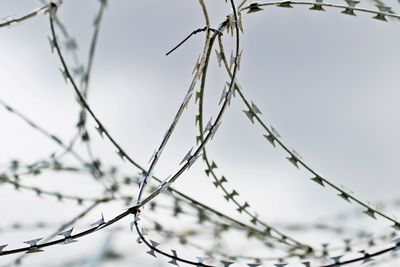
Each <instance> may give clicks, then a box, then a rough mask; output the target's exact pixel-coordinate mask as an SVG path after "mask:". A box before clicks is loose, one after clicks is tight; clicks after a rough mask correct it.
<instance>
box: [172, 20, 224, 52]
mask: <svg viewBox="0 0 400 267" xmlns="http://www.w3.org/2000/svg"><path fill="white" fill-rule="evenodd" d="M207 30H208V31H212V32H215V33H217V34H220V35H222V32H221V31H219V30H216V29H211V28H208V27H207V26H205V27H204V28H200V29H197V30H195V31H193V32H192V33H191V34H189V35H188V36H187V37H186V38H185V39H183V41H182V42H180V43H179V44H178V45H176V46H175V47H174V48H172V49H171V50H170V51H169V52H168V53H166V54H165V55H166V56H168V55H169V54H171V53H172V52H174V51H175V50H176V49H178V48H179V47H180V46H181V45H183V44H184V43H185V42H186V41H187V40H189V38H190V37H192V36H193V35H195V34H197V33H199V32H204V31H207Z"/></svg>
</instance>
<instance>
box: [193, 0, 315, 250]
mask: <svg viewBox="0 0 400 267" xmlns="http://www.w3.org/2000/svg"><path fill="white" fill-rule="evenodd" d="M243 3H244V2H243ZM223 26H226V25H223ZM226 29H227V27H220V29H218V32H223V31H224V30H226ZM216 37H217V34H214V35H213V36H212V39H211V40H212V43H214V41H215V38H216ZM218 39H219V40H222V38H221V35H219V36H218ZM211 51H212V46H210V48H209V49H208V51H207V64H205V66H204V69H203V75H202V77H201V84H200V90H199V91H198V92H196V101H198V107H199V114H198V115H197V116H196V124H197V125H198V129H199V132H200V135H199V136H198V137H197V141H202V140H203V139H204V132H205V130H204V127H203V95H204V88H205V81H206V76H207V70H208V68H207V67H208V61H209V58H210V55H211ZM238 61H239V62H240V59H239V60H238ZM239 62H238V64H239ZM202 158H203V160H204V162H205V163H206V165H207V170H206V171H205V172H206V174H207V176H209V174H211V175H212V176H213V178H214V185H215V186H216V187H220V188H221V189H222V190H223V192H224V194H225V196H224V197H225V199H226V200H227V201H228V202H229V200H232V202H233V203H234V204H235V205H236V207H237V209H236V210H237V211H238V212H239V213H242V212H244V213H245V214H246V215H249V216H250V221H251V223H252V224H254V225H257V223H260V224H261V225H262V226H263V227H264V228H265V233H266V235H268V236H271V238H273V239H276V240H277V241H278V242H282V243H285V244H288V245H290V246H292V247H293V248H303V249H304V250H305V251H304V253H302V254H300V255H299V256H301V257H302V256H304V255H305V254H309V253H312V250H313V248H311V247H310V246H308V245H305V244H302V243H300V242H298V241H296V240H295V239H293V238H291V237H290V236H287V235H285V234H282V233H281V232H279V231H278V230H276V229H275V228H274V227H272V226H270V225H268V224H266V223H265V222H263V221H261V220H260V219H258V218H257V216H256V215H255V214H252V213H251V212H249V211H248V209H247V208H248V207H249V204H248V203H247V202H245V204H243V205H241V204H240V203H239V202H238V201H237V200H236V199H235V198H234V196H235V195H237V194H238V193H237V191H236V190H233V191H232V193H229V191H228V190H227V189H226V188H225V187H224V185H223V183H224V182H225V181H226V179H225V177H222V178H221V180H219V179H218V178H217V177H216V175H215V173H214V169H215V168H216V164H215V163H214V162H213V163H212V164H211V163H210V162H211V160H209V159H208V157H207V151H206V148H205V147H204V148H203V154H202ZM273 234H275V235H273Z"/></svg>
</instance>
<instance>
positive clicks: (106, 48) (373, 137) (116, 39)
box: [0, 0, 400, 266]
mask: <svg viewBox="0 0 400 267" xmlns="http://www.w3.org/2000/svg"><path fill="white" fill-rule="evenodd" d="M97 2H98V1H94V0H90V1H78V0H68V1H65V3H64V5H63V6H62V8H61V9H60V11H59V13H58V15H59V17H60V18H61V19H62V21H63V22H64V23H65V25H66V26H67V29H68V31H69V32H70V34H71V35H72V36H74V37H75V39H76V40H77V42H78V46H79V50H78V54H79V56H80V58H81V60H82V61H83V62H86V60H87V52H88V50H89V42H90V38H91V33H92V30H93V27H92V22H93V18H94V15H95V14H96V12H97V10H98V3H97ZM206 4H207V5H208V6H209V12H210V17H211V22H212V25H213V27H214V28H217V27H218V25H219V23H220V22H222V21H223V19H224V18H225V16H226V14H228V13H229V12H230V9H229V5H228V4H226V3H225V2H224V1H222V0H219V1H215V0H210V1H206ZM38 6H40V4H39V3H37V2H35V1H20V0H18V1H1V3H0V17H8V16H10V15H11V16H12V15H17V16H18V15H23V14H25V13H26V12H29V11H30V10H32V9H33V8H36V7H38ZM364 6H366V7H371V8H372V5H369V4H364ZM340 11H341V10H339V9H327V11H326V12H313V11H308V10H307V7H304V6H303V7H302V6H300V7H295V8H293V9H286V8H277V7H266V8H265V11H264V12H260V13H255V14H252V15H247V14H243V27H244V34H243V35H241V37H242V39H241V47H242V49H243V55H242V62H241V69H240V72H239V74H238V80H239V82H240V84H241V85H242V87H243V89H244V93H245V95H246V96H247V97H248V99H249V100H252V101H253V102H254V103H255V104H256V105H257V107H258V108H259V109H260V110H261V111H262V115H261V117H262V118H263V119H264V121H265V122H266V123H268V125H270V124H271V125H273V126H274V128H275V129H277V130H278V132H279V133H280V135H281V136H282V140H284V141H285V143H286V144H288V145H289V146H290V147H292V148H293V149H295V150H296V151H297V152H298V153H299V154H300V155H301V156H302V157H303V158H304V160H305V161H306V162H308V163H310V164H311V166H313V168H314V169H315V170H317V171H319V172H320V173H321V174H322V175H324V176H325V177H327V178H329V179H330V180H331V181H333V182H334V183H335V184H337V185H343V186H344V187H345V188H348V189H350V190H352V191H353V192H354V193H355V195H357V196H359V197H360V198H361V199H362V200H365V201H371V203H378V202H379V201H381V200H386V201H389V200H391V199H394V198H395V197H396V196H398V188H399V185H400V182H399V174H400V167H399V166H400V165H399V150H400V139H399V138H398V136H399V135H400V124H399V123H398V115H399V114H400V106H399V105H398V99H399V97H400V92H399V90H398V89H399V88H398V85H399V81H400V76H399V75H398V69H399V62H400V54H398V53H397V50H398V47H399V44H400V37H399V36H400V35H398V34H397V32H398V31H399V29H398V27H399V24H398V22H394V21H391V22H387V23H386V22H381V21H377V20H374V19H371V14H367V15H364V14H359V15H358V16H357V17H353V16H346V15H343V14H341V13H340ZM201 27H204V20H203V17H202V13H201V10H200V8H199V4H198V2H197V1H184V0H168V1H140V2H137V1H122V0H120V1H110V3H109V5H108V7H107V9H106V10H105V13H104V20H103V21H102V27H101V30H100V36H99V40H98V44H97V51H96V57H95V60H94V68H93V72H92V78H91V85H90V92H89V103H90V105H91V106H92V107H93V109H94V110H95V112H96V114H97V115H98V117H99V118H100V120H101V121H102V122H103V123H104V125H105V126H106V127H107V129H109V130H110V132H111V133H112V135H113V136H114V137H115V139H116V140H118V142H119V143H120V144H121V145H122V147H123V148H124V149H125V151H127V152H128V154H129V155H131V156H132V157H133V158H134V159H135V160H137V161H138V162H139V163H140V164H142V166H144V167H147V165H146V164H147V161H148V159H149V158H150V156H151V154H152V152H153V151H154V149H155V148H156V147H157V146H158V145H159V143H160V141H161V138H162V137H163V136H164V133H165V131H166V129H167V127H168V126H169V124H170V123H171V122H172V119H173V116H174V114H175V113H176V111H177V109H178V106H179V104H180V102H181V101H182V99H183V97H184V96H185V93H186V91H187V88H188V86H189V84H190V82H191V79H192V74H191V73H192V69H193V66H194V63H195V61H196V60H197V58H198V56H199V55H200V53H201V51H202V46H203V37H204V35H203V34H202V33H201V34H197V35H195V36H194V37H193V38H192V39H190V40H189V41H187V42H186V43H185V44H184V45H183V46H182V47H181V48H179V49H178V50H177V51H175V52H174V53H173V54H171V55H170V56H168V57H166V56H165V53H166V52H167V51H168V50H169V49H171V48H172V47H174V46H175V45H176V44H177V43H179V42H180V41H181V40H182V39H183V38H184V37H186V35H187V34H189V33H190V32H192V31H193V30H195V29H197V28H201ZM47 36H50V27H49V23H48V18H47V17H46V16H39V17H36V18H33V19H31V20H29V21H27V22H24V23H22V24H21V25H17V26H13V27H9V28H2V29H0V51H1V52H0V98H1V99H2V100H4V101H6V102H8V103H9V104H10V105H12V106H13V107H15V108H16V109H19V110H20V111H22V112H23V113H25V114H27V115H29V117H30V118H32V119H33V121H35V122H37V123H38V124H40V125H42V126H43V127H45V128H46V129H48V130H49V131H51V132H52V133H54V134H57V135H58V136H60V137H61V138H63V140H69V138H71V136H73V134H74V130H75V129H74V125H75V124H76V119H77V111H78V107H77V103H76V101H75V95H74V93H73V90H72V87H71V86H70V84H66V83H65V81H64V79H63V77H62V75H61V74H60V71H59V67H60V63H59V60H58V58H57V55H56V54H52V53H51V50H50V46H49V43H48V39H47ZM224 40H225V41H226V42H227V46H228V48H229V49H230V48H231V47H232V46H231V44H232V43H231V42H232V38H231V37H229V36H228V35H226V36H225V38H224ZM229 53H230V52H229ZM213 56H214V58H213V59H212V61H211V63H210V70H209V75H208V78H209V81H208V82H207V86H206V96H205V101H206V104H205V114H206V115H205V118H206V119H205V120H206V121H207V120H208V118H209V117H211V116H213V115H214V117H215V114H216V111H217V109H218V101H219V98H220V95H221V92H222V89H223V85H224V83H225V81H226V80H227V75H226V73H225V72H224V69H222V68H219V67H218V64H217V62H216V59H215V54H214V53H213ZM68 60H69V62H71V63H72V58H71V57H70V56H69V57H68ZM192 100H194V98H193V99H192ZM243 109H245V106H244V105H243V103H242V102H241V101H240V98H238V97H237V98H234V100H233V103H232V105H231V106H230V107H229V109H228V110H227V112H226V113H225V117H224V119H223V123H222V125H221V128H220V130H219V132H218V133H217V135H216V136H215V138H214V139H213V140H212V141H211V142H210V143H209V144H208V146H207V149H208V154H209V157H210V158H211V159H213V160H214V161H215V162H216V163H217V165H218V174H220V175H221V174H224V175H225V176H226V177H227V178H228V180H229V181H230V184H229V185H228V188H232V189H233V188H235V189H236V190H237V191H238V192H240V199H242V200H243V201H244V200H246V201H248V202H249V203H250V204H251V207H252V208H253V209H254V210H256V211H257V213H258V214H260V217H262V218H263V219H264V220H265V221H267V222H271V223H274V222H288V221H290V222H312V221H315V220H317V219H318V218H320V217H324V216H325V217H326V216H329V215H330V214H336V213H337V212H342V211H346V210H357V207H356V206H354V205H349V204H347V203H346V202H345V201H343V200H341V199H340V198H338V197H337V196H336V195H335V192H334V191H332V190H330V189H327V188H322V187H320V186H317V185H316V184H315V183H313V182H311V181H310V180H309V179H308V178H311V177H309V175H308V174H307V173H306V172H304V171H303V170H296V169H295V168H293V166H292V165H291V164H290V162H288V161H287V160H286V159H285V157H286V156H287V155H286V154H285V153H284V152H283V151H282V150H281V149H279V148H278V149H274V148H273V147H272V146H271V145H270V144H269V143H268V142H267V141H266V139H265V138H264V137H263V136H262V135H263V134H265V132H263V130H262V128H261V127H260V126H259V125H257V124H254V125H253V124H251V122H250V121H249V120H248V119H247V117H246V116H245V115H244V113H243V112H242V110H243ZM196 111H197V107H196V106H195V104H194V101H192V102H191V103H190V106H189V108H188V109H187V111H186V112H185V113H184V115H183V117H182V120H181V122H180V124H179V126H178V127H177V129H176V132H175V133H174V135H173V136H172V138H171V141H170V143H169V144H168V146H167V147H166V149H165V152H164V153H165V154H164V156H163V157H162V160H161V161H160V163H159V165H158V168H157V169H156V172H155V174H156V175H158V176H160V177H167V176H168V175H169V174H171V173H172V172H173V171H175V170H176V169H177V167H178V166H179V165H178V164H179V162H180V161H181V159H182V158H183V156H184V155H185V154H186V152H187V151H188V150H189V149H190V148H191V147H192V146H194V145H195V136H196V134H197V129H196V128H195V125H194V117H195V114H196ZM205 123H206V122H205ZM0 125H1V126H0V164H1V166H4V165H5V164H7V163H8V162H9V161H10V159H21V160H23V161H25V162H30V161H34V160H36V159H38V158H42V157H46V156H48V155H49V154H50V153H52V152H54V151H56V150H57V147H56V146H55V145H54V144H53V143H51V142H49V141H48V140H47V139H46V138H44V137H43V136H41V135H40V134H38V133H37V132H34V131H33V130H32V129H31V128H30V127H29V126H28V125H26V124H25V123H23V122H22V121H21V120H19V119H17V118H16V117H15V116H13V115H10V114H9V113H7V112H6V111H4V110H3V109H0ZM93 127H94V124H93V122H92V121H90V122H89V128H90V129H93ZM91 133H92V136H93V142H94V151H95V153H96V155H98V156H99V157H100V158H101V159H102V160H103V161H104V162H109V163H113V164H118V165H120V166H121V168H123V169H124V170H125V171H126V172H129V173H136V172H137V169H134V168H132V167H130V166H129V165H128V164H126V163H123V162H121V161H120V159H119V158H118V156H116V154H115V153H114V148H113V147H112V146H111V145H110V144H109V143H108V142H107V141H104V140H102V139H101V138H100V137H99V136H98V135H96V134H95V131H91ZM204 169H205V167H204V164H203V163H202V162H201V161H198V162H197V164H196V165H195V166H194V167H192V168H191V169H190V171H189V172H188V173H186V174H185V175H183V176H182V177H181V178H179V180H178V181H177V182H176V187H177V188H179V189H182V190H183V191H184V192H186V193H187V194H189V195H192V196H193V197H195V198H196V199H199V200H201V201H204V202H205V203H208V204H210V205H212V206H213V207H216V208H218V209H219V210H224V211H226V212H227V213H228V214H232V215H235V211H234V206H232V205H230V204H229V203H226V202H225V201H224V199H223V197H222V193H221V192H220V191H218V190H216V189H215V188H214V187H213V186H212V184H211V179H210V178H208V177H206V176H205V175H204V171H203V170H204ZM60 179H62V181H63V182H58V181H54V180H53V181H51V179H48V185H49V186H50V187H51V188H57V187H58V188H62V186H63V184H64V183H68V181H69V180H68V179H73V178H69V177H67V176H63V175H60ZM76 179H79V177H78V178H76ZM46 181H47V180H46ZM85 183H86V182H83V184H82V185H85ZM87 186H88V187H89V182H88V185H87ZM98 189H99V188H96V190H98ZM0 190H1V191H0V211H1V214H2V216H1V222H0V223H1V224H4V225H7V223H11V222H15V221H29V220H33V221H37V220H39V219H42V220H46V219H47V220H50V221H55V222H58V221H62V220H66V219H68V218H71V217H72V216H73V214H76V213H77V212H78V210H79V209H80V208H76V207H74V206H73V205H70V206H69V205H60V204H57V203H51V201H50V200H47V199H41V200H35V198H34V197H32V196H31V195H30V196H24V194H22V193H18V192H17V193H16V192H14V191H13V190H11V187H5V186H4V188H3V187H2V188H0ZM68 190H70V191H69V192H74V193H76V192H78V193H84V194H94V193H95V192H99V191H95V190H93V189H92V187H90V189H87V188H86V189H85V188H84V187H83V186H80V187H79V188H76V189H74V188H69V189H68ZM91 190H93V192H91ZM136 190H137V188H136V187H134V188H133V189H132V195H134V194H136ZM49 202H50V203H49ZM10 207H12V208H10ZM60 207H63V209H64V207H65V212H63V213H62V214H60V215H59V217H58V218H57V216H58V213H55V214H49V212H48V211H59V208H60ZM43 208H44V209H43ZM121 208H122V207H117V211H118V209H121ZM46 210H47V211H46ZM396 212H398V210H394V211H393V213H394V214H395V213H396ZM114 213H115V210H114V212H110V214H114ZM97 214H100V210H99V211H98V213H97ZM56 215H57V216H56ZM110 216H111V215H110ZM95 217H96V213H94V214H93V215H92V217H91V218H92V220H95V219H96V218H95ZM88 220H90V219H88ZM365 221H366V222H367V223H366V224H367V227H370V228H371V229H374V231H377V232H381V231H382V229H387V228H385V227H386V226H388V223H387V222H385V221H383V220H377V221H372V220H368V219H366V220H365ZM358 223H359V221H357V220H354V221H352V226H353V227H355V228H357V226H358ZM120 224H121V225H122V226H126V227H127V225H128V224H129V222H128V221H124V222H121V223H120ZM124 224H125V225H124ZM366 224H365V222H364V221H363V223H362V224H361V222H360V226H359V227H361V228H362V227H366V226H365V225H366ZM35 234H39V235H41V233H40V232H39V233H35ZM1 236H2V234H1V233H0V237H1ZM104 236H105V235H104ZM6 237H7V240H8V241H7V242H10V243H11V242H20V241H24V240H26V239H29V238H30V237H32V238H33V237H36V235H35V236H29V237H26V235H24V234H23V233H18V234H15V233H14V234H10V235H9V234H7V236H6ZM97 237H98V238H99V239H100V238H103V236H100V235H98V236H97ZM4 238H5V237H4ZM94 238H95V237H89V238H88V239H89V240H91V239H94ZM21 239H22V240H21ZM131 239H132V240H133V242H132V244H133V246H135V242H134V240H135V237H134V236H132V237H131ZM92 241H93V240H92ZM87 242H88V243H87V244H86V245H85V244H83V245H81V246H82V247H85V248H86V247H87V246H89V245H88V244H91V243H90V241H87ZM93 242H94V241H93ZM309 242H312V240H309ZM0 243H2V240H0ZM78 249H79V247H78ZM132 250H133V251H135V253H136V254H143V251H144V248H143V247H142V250H136V248H132ZM61 251H62V252H61ZM71 251H72V250H71ZM63 252H64V250H61V249H60V250H54V251H53V253H51V254H50V253H49V254H45V253H46V252H45V253H43V254H42V255H41V258H40V257H39V256H36V257H32V258H34V259H33V260H32V263H31V264H39V265H40V264H41V263H43V261H45V260H46V256H48V255H49V258H51V259H56V257H55V256H54V255H57V253H63ZM71 253H79V251H78V250H73V252H71ZM50 255H51V256H50ZM146 256H147V255H146ZM143 258H146V259H147V257H145V256H143ZM10 259H12V258H7V259H4V260H3V259H0V264H3V263H6V262H9V260H10ZM135 259H136V258H135ZM29 260H30V259H29ZM138 261H139V264H140V260H138ZM157 262H162V261H157ZM27 264H29V261H27ZM160 264H162V263H160ZM39 265H38V266H39ZM30 266H32V265H30ZM41 266H43V265H41Z"/></svg>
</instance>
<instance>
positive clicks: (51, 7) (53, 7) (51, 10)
mask: <svg viewBox="0 0 400 267" xmlns="http://www.w3.org/2000/svg"><path fill="white" fill-rule="evenodd" d="M57 8H58V6H57V5H56V4H54V3H51V4H50V5H49V10H48V12H49V20H50V27H51V32H52V36H53V45H54V48H55V49H56V50H57V53H58V55H59V58H60V60H61V62H62V65H63V68H64V71H65V73H66V74H67V76H68V78H69V80H70V81H71V83H72V84H73V87H74V90H75V91H76V93H77V95H78V96H79V98H80V100H81V101H82V104H83V106H84V107H85V108H86V110H87V111H89V113H90V114H91V116H92V117H93V118H94V119H95V121H96V122H97V123H98V129H100V133H103V132H104V133H106V135H107V136H108V137H109V139H110V140H111V142H112V143H113V144H114V145H115V146H116V147H117V148H119V149H120V150H119V152H122V153H124V152H123V150H122V149H121V148H120V147H119V145H118V144H117V143H116V142H115V141H114V140H113V139H112V137H111V136H110V135H109V134H108V133H107V132H106V130H105V129H104V127H102V124H101V122H100V121H99V120H98V119H97V117H96V116H95V115H94V113H93V112H92V110H91V109H90V107H89V106H88V105H87V103H86V101H85V99H84V97H83V96H82V94H81V93H80V91H79V90H78V89H77V86H76V84H75V82H74V80H73V78H72V76H71V74H70V73H69V71H68V68H67V65H66V63H65V60H64V58H63V56H62V54H61V50H60V47H59V45H58V42H57V39H56V35H55V31H54V20H53V18H54V14H55V12H56V10H57ZM224 107H226V105H224ZM224 109H225V108H222V109H221V110H222V112H220V115H221V114H222V113H223V111H224ZM199 150H200V149H198V151H199ZM195 153H196V152H195ZM197 153H198V152H197ZM123 156H125V157H126V155H125V154H124V155H123ZM130 162H131V163H132V164H133V165H136V167H138V168H140V169H142V168H141V167H140V166H139V165H138V164H136V163H135V162H134V161H133V160H132V159H130ZM187 167H188V163H187V164H186V165H185V166H184V167H183V168H182V169H181V170H184V169H186V168H187ZM142 170H143V169H142ZM179 175H180V173H179V172H178V173H177V175H175V176H174V177H173V178H175V179H176V178H177V177H178V176H179ZM171 182H172V181H171ZM161 191H163V190H160V189H158V191H157V192H156V193H155V194H154V193H153V194H152V195H151V196H150V197H147V198H146V199H145V200H147V201H149V200H150V199H151V198H154V197H155V195H157V194H159V193H160V192H161ZM180 195H183V194H180ZM147 201H146V202H147ZM144 204H145V202H143V203H142V205H144ZM137 209H138V208H137V207H136V206H134V207H131V208H129V209H128V210H127V211H125V212H123V213H121V214H120V215H118V216H116V217H115V218H114V219H112V220H110V221H108V222H106V223H104V222H103V223H102V224H101V225H98V227H93V228H90V229H88V230H86V231H83V232H80V233H78V234H74V235H71V236H70V237H69V238H74V239H75V238H79V237H82V236H85V235H87V234H90V233H92V232H95V231H98V230H100V229H103V228H105V227H107V226H109V225H111V224H113V223H115V222H117V221H119V220H120V219H122V218H124V217H126V216H127V215H129V214H131V213H136V212H137ZM64 239H65V238H64ZM62 241H63V239H58V240H54V241H52V242H48V243H43V244H34V248H35V249H40V248H43V247H47V246H51V245H54V244H58V243H60V242H62ZM29 250H32V247H28V248H20V249H14V250H9V251H2V253H1V254H0V255H8V254H12V253H17V252H22V251H29Z"/></svg>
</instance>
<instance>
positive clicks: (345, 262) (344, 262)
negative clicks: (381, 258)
mask: <svg viewBox="0 0 400 267" xmlns="http://www.w3.org/2000/svg"><path fill="white" fill-rule="evenodd" d="M285 4H287V2H286V3H285ZM346 8H348V7H346ZM221 52H223V51H221ZM226 65H227V64H226ZM228 71H229V69H228ZM203 77H204V76H203ZM233 81H235V80H233ZM250 108H252V107H250ZM201 133H202V130H201ZM209 167H210V165H209ZM135 226H136V229H137V231H138V232H139V231H140V230H139V228H138V226H137V223H136V221H135ZM146 244H147V245H150V244H149V243H146ZM150 246H151V245H150ZM396 247H397V245H396V246H395V247H394V248H396ZM153 248H154V246H153ZM388 251H391V250H388ZM157 252H159V251H157ZM160 254H163V255H165V256H168V255H169V256H170V257H172V258H175V259H178V257H177V256H176V252H174V255H172V256H171V255H170V254H166V253H160ZM379 254H380V253H377V254H374V255H379ZM363 258H364V259H366V258H369V255H367V256H365V257H363ZM360 259H361V258H360ZM354 261H356V259H353V260H349V261H343V262H340V264H342V265H343V264H348V263H351V262H354ZM184 262H185V261H184ZM187 263H188V262H187ZM335 264H337V263H335Z"/></svg>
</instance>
